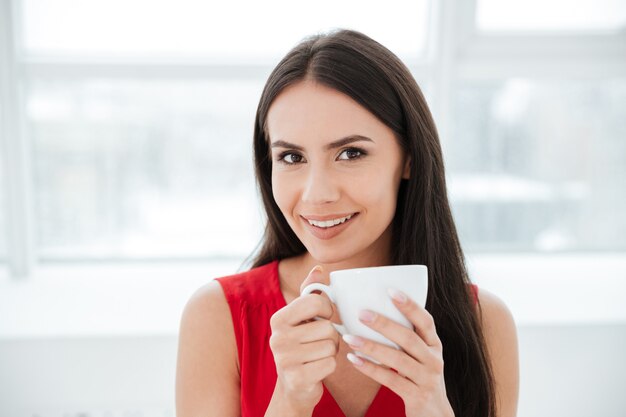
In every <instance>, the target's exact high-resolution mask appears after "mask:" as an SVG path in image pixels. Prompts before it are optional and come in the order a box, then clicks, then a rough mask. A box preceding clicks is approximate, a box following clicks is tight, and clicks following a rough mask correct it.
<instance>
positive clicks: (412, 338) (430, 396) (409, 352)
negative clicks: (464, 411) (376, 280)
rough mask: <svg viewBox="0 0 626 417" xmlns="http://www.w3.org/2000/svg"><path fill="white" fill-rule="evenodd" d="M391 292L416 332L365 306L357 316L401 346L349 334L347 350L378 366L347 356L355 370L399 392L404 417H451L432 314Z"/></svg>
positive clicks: (439, 344) (402, 294) (394, 300)
mask: <svg viewBox="0 0 626 417" xmlns="http://www.w3.org/2000/svg"><path fill="white" fill-rule="evenodd" d="M390 295H391V296H392V300H393V303H394V304H395V306H396V307H397V308H398V309H399V310H400V311H401V312H402V314H404V316H406V318H407V319H408V320H409V321H410V322H411V323H412V324H413V326H414V327H415V330H411V329H408V328H406V327H404V326H402V325H400V324H398V323H396V322H394V321H392V320H390V319H388V318H386V317H384V316H381V315H379V314H375V313H373V312H371V311H369V310H365V311H362V312H361V314H360V315H359V318H360V319H361V322H363V323H364V324H365V325H367V326H368V327H370V328H372V329H373V330H375V331H377V332H378V333H380V334H382V335H383V336H385V337H386V338H387V339H389V340H391V341H393V342H395V343H396V344H397V345H399V346H400V347H401V348H402V350H398V349H394V348H393V347H389V346H386V345H383V344H380V343H377V342H374V341H372V340H369V339H364V338H361V337H357V336H352V335H348V336H344V340H345V342H346V343H348V345H350V347H351V348H352V349H354V350H355V351H359V352H361V353H363V354H365V355H367V356H369V357H371V358H373V359H375V360H377V361H378V362H380V363H381V365H377V364H375V363H373V362H370V361H368V360H366V359H362V358H360V357H358V356H356V355H354V354H352V353H349V354H348V359H350V361H351V362H352V363H353V364H354V365H355V367H356V368H357V369H358V370H359V371H361V372H362V373H364V374H365V375H367V376H369V377H370V378H372V379H374V380H375V381H377V382H378V383H380V384H382V385H385V386H386V387H387V388H389V389H390V390H392V391H393V392H395V393H396V394H397V395H398V396H400V397H401V398H402V400H403V401H404V408H405V413H406V416H407V417H435V416H440V417H453V416H454V411H453V410H452V406H451V405H450V402H449V401H448V397H447V395H446V385H445V381H444V375H443V353H442V352H443V347H442V344H441V340H440V339H439V336H438V335H437V331H436V329H435V322H434V320H433V317H432V316H431V315H430V313H429V312H428V311H426V309H424V308H423V307H421V306H420V305H419V304H417V303H416V302H414V301H413V300H411V299H409V298H408V297H407V296H406V295H405V294H404V293H401V292H399V291H395V290H390ZM394 295H397V297H394ZM403 299H404V301H402V300H403ZM359 342H360V344H359ZM383 365H384V366H383ZM389 368H392V369H389ZM393 369H396V370H398V372H397V373H396V372H395V371H394V370H393Z"/></svg>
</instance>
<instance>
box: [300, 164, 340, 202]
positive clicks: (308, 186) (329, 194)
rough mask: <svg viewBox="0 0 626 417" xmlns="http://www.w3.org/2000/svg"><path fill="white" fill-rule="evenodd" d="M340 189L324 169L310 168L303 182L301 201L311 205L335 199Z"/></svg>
mask: <svg viewBox="0 0 626 417" xmlns="http://www.w3.org/2000/svg"><path fill="white" fill-rule="evenodd" d="M339 195H340V191H339V187H338V186H337V184H336V181H335V178H334V177H333V176H332V175H331V174H330V173H329V172H328V171H327V170H325V169H319V168H311V169H310V170H309V173H308V175H307V177H306V179H305V182H304V189H303V190H302V202H304V203H308V204H311V205H315V204H324V203H330V202H333V201H337V200H338V199H339Z"/></svg>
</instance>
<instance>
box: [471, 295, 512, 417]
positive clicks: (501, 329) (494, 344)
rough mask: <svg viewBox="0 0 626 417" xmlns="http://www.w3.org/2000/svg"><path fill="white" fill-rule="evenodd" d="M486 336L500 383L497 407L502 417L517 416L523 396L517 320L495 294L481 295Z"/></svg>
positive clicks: (481, 310)
mask: <svg viewBox="0 0 626 417" xmlns="http://www.w3.org/2000/svg"><path fill="white" fill-rule="evenodd" d="M478 301H479V303H480V309H479V311H480V317H481V320H482V326H483V334H484V336H485V342H486V344H487V349H488V351H489V356H490V358H491V365H492V370H493V375H494V379H495V380H496V381H497V384H496V386H497V388H496V389H497V398H499V403H498V404H497V407H498V409H499V410H500V412H499V413H498V414H499V415H502V416H512V415H515V410H516V409H517V401H518V395H519V394H518V392H519V351H518V339H517V328H516V325H515V319H514V318H513V314H512V313H511V310H510V309H509V307H508V306H507V305H506V303H505V302H504V301H503V300H502V299H501V298H500V297H498V296H497V295H495V294H493V293H492V292H490V291H488V290H485V289H484V288H481V289H480V292H479V293H478Z"/></svg>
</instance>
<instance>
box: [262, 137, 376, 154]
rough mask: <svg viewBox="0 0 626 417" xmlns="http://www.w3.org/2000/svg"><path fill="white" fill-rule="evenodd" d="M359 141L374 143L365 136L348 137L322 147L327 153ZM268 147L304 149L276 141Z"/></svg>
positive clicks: (282, 141)
mask: <svg viewBox="0 0 626 417" xmlns="http://www.w3.org/2000/svg"><path fill="white" fill-rule="evenodd" d="M359 141H364V142H372V143H373V142H374V141H373V140H372V139H370V138H368V137H367V136H363V135H350V136H346V137H345V138H341V139H339V140H336V141H334V142H331V143H329V144H328V145H326V146H324V149H325V150H327V151H329V150H332V149H336V148H340V147H342V146H345V145H347V144H349V143H353V142H359ZM270 147H271V148H272V149H274V148H289V149H295V150H297V151H303V150H304V148H303V147H302V146H300V145H296V144H293V143H289V142H286V141H284V140H277V141H276V142H273V143H272V144H271V145H270Z"/></svg>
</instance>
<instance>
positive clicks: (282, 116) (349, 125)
mask: <svg viewBox="0 0 626 417" xmlns="http://www.w3.org/2000/svg"><path fill="white" fill-rule="evenodd" d="M266 122H267V132H268V134H269V135H270V138H271V141H272V142H274V141H278V140H283V141H288V142H294V141H297V140H309V141H310V140H314V139H315V138H317V139H315V141H316V142H318V141H324V142H326V141H328V142H331V141H333V140H336V139H339V138H343V137H346V136H348V135H354V134H361V135H363V136H367V137H372V138H375V137H376V136H379V135H386V134H389V132H390V129H389V128H388V127H387V126H386V125H384V124H383V123H382V122H380V121H379V120H378V119H377V118H376V116H374V115H373V114H372V113H370V112H369V111H368V110H367V109H365V108H364V107H363V106H361V105H360V104H358V103H357V102H356V101H354V100H353V99H352V98H351V97H349V96H347V95H345V94H343V93H341V92H339V91H337V90H334V89H332V88H329V87H326V86H324V85H321V84H319V83H313V82H310V81H303V82H300V83H298V84H295V85H292V86H289V87H288V88H286V89H285V90H283V91H282V92H281V93H280V94H279V95H278V96H277V97H276V99H275V100H274V102H273V103H272V105H271V106H270V109H269V111H268V115H267V121H266Z"/></svg>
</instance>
